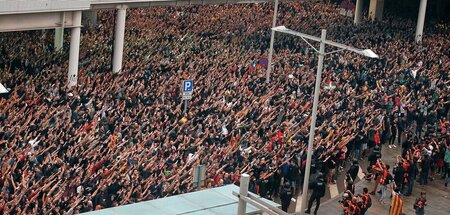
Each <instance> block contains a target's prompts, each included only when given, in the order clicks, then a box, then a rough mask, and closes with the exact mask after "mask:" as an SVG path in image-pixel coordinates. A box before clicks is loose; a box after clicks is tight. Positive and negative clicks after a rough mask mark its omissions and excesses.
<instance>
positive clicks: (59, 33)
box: [54, 28, 64, 51]
mask: <svg viewBox="0 0 450 215" xmlns="http://www.w3.org/2000/svg"><path fill="white" fill-rule="evenodd" d="M63 44H64V28H55V41H54V47H55V51H61V49H62V48H63Z"/></svg>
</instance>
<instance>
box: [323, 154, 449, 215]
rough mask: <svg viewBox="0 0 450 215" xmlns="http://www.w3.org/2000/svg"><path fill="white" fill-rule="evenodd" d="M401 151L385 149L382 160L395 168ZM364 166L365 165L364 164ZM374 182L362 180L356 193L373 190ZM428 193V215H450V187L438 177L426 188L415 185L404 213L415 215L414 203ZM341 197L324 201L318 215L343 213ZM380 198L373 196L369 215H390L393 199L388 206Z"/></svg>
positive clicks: (404, 205)
mask: <svg viewBox="0 0 450 215" xmlns="http://www.w3.org/2000/svg"><path fill="white" fill-rule="evenodd" d="M400 151H401V149H400V148H398V147H397V148H396V149H389V148H388V147H383V150H382V154H383V157H382V159H383V160H384V161H385V162H387V163H388V164H390V165H391V166H393V164H394V163H395V156H396V155H397V154H400ZM362 165H363V166H364V165H365V163H363V164H362ZM373 183H374V182H368V181H366V180H361V181H360V182H358V183H357V184H356V193H362V189H363V188H364V187H368V188H369V190H371V189H372V188H373ZM422 191H425V192H427V199H428V207H426V209H425V211H426V214H427V215H428V214H429V215H450V187H449V188H446V187H445V186H444V180H442V179H440V177H438V176H437V175H436V177H435V180H434V181H431V182H429V184H428V185H426V186H421V185H419V184H418V183H416V184H415V187H414V190H413V195H412V196H409V197H403V201H404V203H403V212H404V213H405V214H406V215H413V214H415V213H414V209H413V203H414V201H415V199H416V197H417V196H419V194H420V192H422ZM339 198H340V195H339V196H336V197H334V198H331V199H329V200H326V201H324V203H323V204H321V206H320V209H319V212H318V214H320V215H339V214H341V213H342V209H341V207H340V206H339V204H338V200H339ZM379 198H380V194H376V195H375V196H372V200H373V204H372V207H371V208H370V209H369V211H368V212H367V214H368V215H384V214H389V206H390V204H391V199H390V198H388V199H387V201H386V205H381V204H379V203H378V201H377V200H378V199H379Z"/></svg>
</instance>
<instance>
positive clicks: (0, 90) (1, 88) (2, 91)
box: [0, 83, 9, 93]
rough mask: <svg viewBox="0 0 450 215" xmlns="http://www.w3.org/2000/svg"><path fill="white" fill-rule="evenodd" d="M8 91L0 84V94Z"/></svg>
mask: <svg viewBox="0 0 450 215" xmlns="http://www.w3.org/2000/svg"><path fill="white" fill-rule="evenodd" d="M8 92H9V91H8V90H7V89H6V87H5V86H3V85H2V84H1V83H0V93H8Z"/></svg>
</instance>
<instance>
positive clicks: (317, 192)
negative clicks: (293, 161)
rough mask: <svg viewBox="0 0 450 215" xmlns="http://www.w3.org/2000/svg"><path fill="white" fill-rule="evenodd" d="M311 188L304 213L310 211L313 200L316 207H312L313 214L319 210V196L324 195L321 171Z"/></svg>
mask: <svg viewBox="0 0 450 215" xmlns="http://www.w3.org/2000/svg"><path fill="white" fill-rule="evenodd" d="M311 188H312V189H313V192H312V194H311V198H309V202H308V208H307V209H306V210H305V213H307V214H309V213H311V207H312V204H313V202H314V201H315V202H316V208H315V209H314V214H317V211H318V210H319V206H320V198H322V197H323V196H325V182H324V178H323V174H322V173H319V174H318V175H317V179H316V181H315V182H314V183H313V186H312V187H311Z"/></svg>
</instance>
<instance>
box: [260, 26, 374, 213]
mask: <svg viewBox="0 0 450 215" xmlns="http://www.w3.org/2000/svg"><path fill="white" fill-rule="evenodd" d="M275 31H278V32H280V33H285V34H291V35H294V36H298V37H300V38H302V39H303V40H304V41H305V42H306V43H307V44H308V45H309V46H310V47H312V48H313V49H314V50H315V51H316V52H317V53H318V54H319V62H318V65H317V74H316V83H315V87H314V102H313V109H312V116H311V126H310V129H309V139H308V151H307V154H306V168H305V178H304V180H303V193H302V202H301V208H300V214H304V209H305V207H306V201H307V198H308V185H309V183H308V182H309V177H310V170H311V156H312V149H313V143H314V136H315V130H316V118H317V106H318V103H319V94H320V83H321V79H322V69H323V59H324V57H325V55H327V54H332V53H336V52H340V51H344V50H347V51H351V52H354V53H357V54H360V55H363V56H366V57H370V58H378V55H377V54H375V53H374V52H373V51H372V50H370V49H357V48H354V47H350V46H347V45H344V44H341V43H336V42H333V41H330V40H326V34H327V31H326V30H325V29H322V34H321V37H320V38H319V37H315V36H311V35H308V34H304V33H300V32H297V31H293V30H291V29H288V28H286V27H285V26H278V27H274V28H272V38H271V40H270V42H271V44H270V50H269V53H270V54H269V67H268V69H267V74H266V77H267V79H266V82H268V81H269V78H270V69H269V68H270V67H271V63H270V62H271V61H272V59H271V58H272V54H271V53H273V42H274V40H275V39H274V32H275ZM307 40H312V41H316V42H320V47H319V50H317V49H316V48H315V47H314V46H312V45H311V44H310V43H309V42H308V41H307ZM325 45H330V46H333V47H337V48H339V49H338V50H336V51H332V52H329V53H325Z"/></svg>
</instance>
